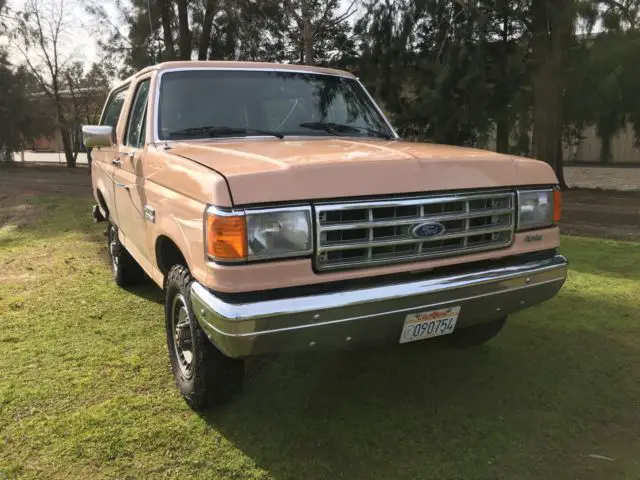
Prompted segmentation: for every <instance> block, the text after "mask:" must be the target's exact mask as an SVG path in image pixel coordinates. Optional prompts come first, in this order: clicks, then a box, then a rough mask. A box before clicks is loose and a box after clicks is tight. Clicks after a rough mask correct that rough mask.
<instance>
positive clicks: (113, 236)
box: [109, 226, 118, 274]
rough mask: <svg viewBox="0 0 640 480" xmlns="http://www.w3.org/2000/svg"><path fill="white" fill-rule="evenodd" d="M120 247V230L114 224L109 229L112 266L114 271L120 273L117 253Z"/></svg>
mask: <svg viewBox="0 0 640 480" xmlns="http://www.w3.org/2000/svg"><path fill="white" fill-rule="evenodd" d="M117 247H118V231H117V230H116V227H114V226H112V227H111V228H110V229H109V256H110V257H111V268H113V273H114V274H117V273H118V256H117V255H116V251H117Z"/></svg>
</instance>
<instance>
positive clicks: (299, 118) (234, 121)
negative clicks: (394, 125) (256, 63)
mask: <svg viewBox="0 0 640 480" xmlns="http://www.w3.org/2000/svg"><path fill="white" fill-rule="evenodd" d="M260 131H262V132H265V133H269V132H272V133H276V134H281V135H297V136H299V135H305V136H331V135H340V136H356V137H385V138H389V137H391V136H393V132H391V130H390V129H389V127H388V126H387V124H386V122H385V120H384V118H383V117H382V116H381V115H380V113H378V111H377V109H376V108H375V105H374V104H373V102H372V101H371V100H370V99H369V97H368V95H367V94H366V92H365V91H364V90H363V88H362V87H361V86H360V85H359V83H358V82H357V81H356V80H354V79H350V78H345V77H339V76H332V75H321V74H313V73H297V72H285V71H280V72H273V71H259V70H258V71H243V70H185V71H179V72H167V73H165V74H163V75H162V80H161V82H160V99H159V111H158V138H160V139H161V140H177V139H184V138H185V132H186V134H187V135H188V138H208V137H212V136H225V137H229V136H246V135H258V134H260V133H256V132H260ZM220 132H222V133H223V135H221V134H220ZM214 134H215V135H214Z"/></svg>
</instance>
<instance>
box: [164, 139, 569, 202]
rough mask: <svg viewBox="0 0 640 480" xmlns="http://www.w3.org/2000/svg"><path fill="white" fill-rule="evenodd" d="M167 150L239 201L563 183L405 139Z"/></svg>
mask: <svg viewBox="0 0 640 480" xmlns="http://www.w3.org/2000/svg"><path fill="white" fill-rule="evenodd" d="M168 152H169V153H171V154H173V155H179V156H181V157H185V158H189V159H191V160H193V161H195V162H198V163H200V164H202V165H204V166H206V167H208V168H211V169H213V170H215V171H217V172H219V173H220V174H222V175H224V177H226V179H227V181H228V183H229V188H230V190H231V195H232V197H233V202H234V204H235V205H249V204H256V203H267V202H283V201H296V200H306V199H326V198H341V197H359V196H373V195H387V194H404V193H414V192H430V191H444V190H464V189H472V188H500V187H506V186H516V185H551V184H555V183H557V179H556V176H555V174H554V172H553V170H552V169H551V167H550V166H549V165H547V164H546V163H543V162H540V161H537V160H532V159H528V158H520V157H514V156H510V155H501V154H497V153H494V152H490V151H486V150H478V149H471V148H462V147H453V146H446V145H434V144H425V143H413V142H404V141H385V140H377V139H371V140H369V139H367V140H359V139H358V140H351V139H325V138H322V139H305V140H278V139H273V140H271V139H267V140H247V139H241V140H233V141H225V142H220V141H201V142H192V141H190V142H179V143H172V144H171V148H170V149H169V150H168Z"/></svg>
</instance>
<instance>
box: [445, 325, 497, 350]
mask: <svg viewBox="0 0 640 480" xmlns="http://www.w3.org/2000/svg"><path fill="white" fill-rule="evenodd" d="M506 322H507V317H503V318H498V319H496V320H492V321H490V322H487V323H481V324H479V325H472V326H470V327H466V328H461V329H460V330H455V331H454V332H453V333H452V334H451V335H445V336H443V337H441V340H442V343H444V344H445V345H448V346H450V347H457V348H466V347H475V346H478V345H482V344H484V343H487V342H488V341H489V340H491V339H493V338H495V337H496V336H497V335H498V333H500V331H501V330H502V328H503V327H504V325H505V323H506Z"/></svg>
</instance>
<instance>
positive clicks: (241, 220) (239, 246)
mask: <svg viewBox="0 0 640 480" xmlns="http://www.w3.org/2000/svg"><path fill="white" fill-rule="evenodd" d="M207 253H208V254H209V256H210V257H211V258H214V259H216V260H244V259H246V258H247V222H246V219H245V217H244V215H216V214H215V213H213V212H211V213H209V214H208V216H207Z"/></svg>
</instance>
